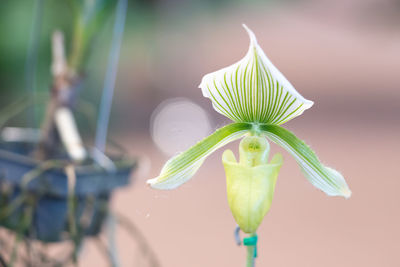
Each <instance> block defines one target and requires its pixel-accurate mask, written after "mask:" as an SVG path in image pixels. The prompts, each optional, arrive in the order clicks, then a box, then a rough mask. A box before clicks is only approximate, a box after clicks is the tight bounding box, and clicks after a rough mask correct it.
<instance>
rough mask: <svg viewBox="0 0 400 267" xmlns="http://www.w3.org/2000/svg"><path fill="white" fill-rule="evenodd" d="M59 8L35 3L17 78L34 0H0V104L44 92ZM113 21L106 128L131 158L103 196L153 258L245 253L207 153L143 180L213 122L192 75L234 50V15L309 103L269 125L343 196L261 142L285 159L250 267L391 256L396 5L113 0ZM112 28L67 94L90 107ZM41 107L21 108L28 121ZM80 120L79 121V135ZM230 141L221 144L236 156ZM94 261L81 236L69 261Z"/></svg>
mask: <svg viewBox="0 0 400 267" xmlns="http://www.w3.org/2000/svg"><path fill="white" fill-rule="evenodd" d="M66 2H67V1H55V0H44V1H43V3H44V5H43V13H42V22H41V25H40V31H39V45H38V57H37V69H36V70H35V75H34V77H35V78H34V80H30V81H29V80H28V81H27V79H26V76H25V73H26V70H25V69H26V67H25V64H26V63H25V62H26V58H27V51H28V50H29V49H28V48H29V40H30V34H31V30H32V23H33V10H34V3H35V1H12V0H2V1H1V4H0V33H1V36H2V37H1V38H0V104H1V105H2V106H4V105H5V104H8V103H10V102H12V101H14V100H16V99H18V97H21V96H23V95H24V94H26V90H27V89H26V88H27V87H29V85H31V86H33V87H34V88H35V90H37V92H43V93H46V92H48V90H49V85H50V83H51V79H52V77H51V73H50V64H51V58H50V56H51V46H50V38H51V33H52V32H53V31H54V30H55V29H61V30H62V31H64V32H65V33H66V39H68V38H70V33H71V30H72V27H71V21H70V17H71V10H70V8H69V6H68V5H67V4H65V3H66ZM126 23H127V24H126V28H125V34H124V38H123V43H122V48H121V55H120V62H119V70H118V75H117V80H116V89H115V94H114V99H113V109H112V113H111V120H110V126H109V136H110V138H112V139H114V140H116V141H117V142H118V143H120V144H122V145H123V146H124V147H126V148H127V149H128V150H129V152H130V154H131V155H133V156H135V157H137V158H138V159H139V160H140V162H139V169H138V170H137V171H136V172H135V173H134V174H133V176H132V184H131V185H130V186H129V187H128V188H125V189H123V190H120V191H119V192H118V193H117V194H116V196H115V198H114V199H113V203H112V205H113V208H114V209H115V210H117V211H118V212H120V213H123V214H125V215H126V216H127V217H129V218H130V219H132V220H133V221H134V222H135V223H136V224H137V225H138V227H139V228H140V229H141V230H142V232H143V235H144V236H145V237H146V238H147V240H148V242H149V243H150V245H151V247H152V248H153V249H154V251H155V253H156V254H157V256H158V258H159V260H160V262H161V265H162V266H165V267H179V266H193V267H197V266H199V267H200V266H243V265H244V259H245V249H244V248H243V247H238V246H237V245H236V244H235V242H234V238H233V230H234V228H235V222H234V220H233V217H232V215H231V214H230V210H229V207H228V203H227V200H226V193H225V176H224V171H223V167H222V164H221V159H220V158H221V154H222V153H221V151H218V152H217V153H214V154H213V155H212V156H211V157H210V158H209V159H208V160H206V162H205V163H204V165H203V167H202V168H201V169H200V170H199V172H198V173H197V174H196V175H195V177H194V179H192V180H191V181H190V182H188V183H187V184H185V185H184V186H182V187H180V188H179V189H177V190H174V191H156V190H152V189H150V188H149V187H147V185H146V184H145V181H146V180H147V179H149V178H153V177H156V176H157V175H158V173H159V171H160V170H161V168H162V166H163V164H164V162H165V161H166V160H167V159H168V158H169V157H170V156H171V155H174V154H176V153H177V152H179V151H182V150H184V149H185V148H188V147H189V146H190V145H191V144H194V142H196V141H198V140H199V139H201V138H202V137H204V136H206V135H208V134H209V133H211V132H212V131H213V130H215V129H216V128H218V127H220V126H222V125H224V124H226V123H228V120H227V119H225V118H223V117H222V116H221V115H219V114H218V113H217V112H215V111H214V110H213V109H212V106H211V103H210V101H209V100H208V99H205V98H203V97H202V94H201V91H200V89H198V85H199V83H200V81H201V78H202V77H203V75H205V74H206V73H209V72H212V71H215V70H218V69H220V68H222V67H225V66H228V65H230V64H232V63H234V62H236V61H238V60H239V59H241V58H242V57H243V56H244V55H245V53H246V52H247V49H248V44H249V40H248V37H247V34H246V32H245V31H244V29H243V28H242V26H241V24H242V23H246V24H247V25H248V26H249V27H250V28H251V29H252V30H253V31H254V32H255V34H256V36H257V38H258V40H259V44H260V46H261V47H262V48H263V49H264V51H265V53H266V54H267V55H268V57H269V58H270V59H271V61H272V62H273V63H274V64H275V66H277V68H278V69H279V70H281V72H282V73H283V74H284V75H285V76H286V77H287V78H288V80H289V81H291V83H292V84H293V85H294V87H295V88H296V89H297V90H298V91H299V92H300V93H301V94H302V95H303V96H304V97H305V98H307V99H310V100H313V101H314V102H315V104H314V106H313V107H312V108H311V109H310V110H307V111H306V112H305V113H304V114H303V115H302V116H300V117H298V118H296V119H295V120H293V121H290V122H288V123H287V124H286V125H285V127H286V128H288V129H290V130H292V131H293V132H294V133H295V134H296V135H297V136H298V137H299V138H301V139H303V140H305V142H306V143H307V144H309V145H310V146H311V147H312V148H313V149H314V150H315V151H316V152H317V154H318V156H319V158H320V159H321V161H322V162H326V163H327V164H328V165H329V166H333V167H334V168H336V169H338V170H340V171H341V172H342V174H343V175H344V176H345V178H346V180H347V182H348V184H349V186H350V188H351V189H352V191H353V195H352V197H351V198H350V199H348V200H344V199H341V198H331V197H327V196H325V195H324V194H323V193H322V192H319V191H318V190H316V189H315V188H314V187H313V186H311V185H310V184H309V182H307V180H306V179H305V178H304V177H303V175H302V174H301V172H300V170H299V168H298V167H297V165H296V163H295V161H294V160H293V158H292V157H290V156H289V155H288V154H287V153H286V152H284V151H282V150H281V149H280V148H278V147H277V146H275V145H273V146H272V150H273V152H275V151H279V152H282V153H283V155H284V158H285V163H284V165H283V167H282V169H281V173H280V175H279V178H278V182H277V187H276V192H275V198H274V201H273V205H272V209H271V211H270V212H269V214H268V215H267V216H266V217H265V219H264V221H263V223H262V225H261V227H260V228H259V257H258V258H257V266H326V267H334V266H335V267H337V266H343V267H344V266H346V267H350V266H389V267H391V266H393V267H394V266H400V257H399V255H398V251H399V249H400V228H399V225H400V212H399V204H400V193H399V192H398V190H399V188H400V175H399V171H398V169H397V166H398V165H399V163H400V156H399V153H398V151H399V149H400V138H399V137H400V136H399V131H400V82H399V74H400V1H398V0H347V1H328V0H319V1H317V0H304V1H301V0H299V1H295V0H286V1H274V0H270V1H257V0H252V1H244V0H243V1H241V0H233V1H228V0H218V1H216V0H206V1H195V0H149V1H146V0H140V1H139V0H135V1H129V10H128V14H127V22H126ZM112 25H113V20H112V16H110V19H109V20H107V21H106V23H105V25H104V27H102V29H101V30H100V31H99V32H98V36H97V37H96V41H95V42H94V43H93V45H92V46H91V49H90V53H89V54H88V60H87V65H86V67H85V71H86V73H85V75H86V80H85V84H84V85H83V88H82V90H81V96H80V97H81V99H83V100H87V101H90V102H92V103H93V104H94V105H95V107H96V106H98V103H99V101H100V97H101V89H102V86H103V85H102V84H103V79H104V74H105V71H106V66H107V59H108V51H109V49H110V40H111V38H110V36H111V34H112ZM28 82H29V85H27V83H28ZM42 116H43V111H42V110H41V109H38V110H36V114H35V125H36V126H37V127H39V125H40V121H41V119H42V118H41V117H42ZM18 123H20V124H24V123H25V121H24V118H21V119H20V121H19V122H18ZM79 123H80V124H81V125H84V124H85V121H81V122H79ZM86 130H87V129H86V128H85V127H83V126H81V131H82V132H83V134H86V135H88V136H89V137H88V138H89V139H90V132H88V133H85V131H86ZM237 145H238V143H237V142H235V143H233V144H230V145H229V146H228V147H229V148H230V149H232V150H234V151H236V150H237ZM118 238H119V243H118V244H119V247H118V249H119V251H120V255H121V258H122V262H124V261H126V262H132V261H133V260H132V257H134V255H132V248H131V247H129V246H127V245H124V244H125V243H124V242H125V237H124V236H123V235H122V234H120V235H119V236H118ZM126 244H127V243H126ZM96 255H97V254H96V252H95V249H94V248H93V247H91V246H90V244H89V245H88V246H86V247H84V248H83V252H82V254H81V266H108V265H107V264H108V263H107V262H106V261H105V260H104V259H102V258H101V257H98V256H96ZM127 266H132V265H129V264H128V265H127ZM133 266H140V263H137V264H136V265H133Z"/></svg>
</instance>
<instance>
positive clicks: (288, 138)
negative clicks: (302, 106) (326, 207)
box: [259, 124, 351, 198]
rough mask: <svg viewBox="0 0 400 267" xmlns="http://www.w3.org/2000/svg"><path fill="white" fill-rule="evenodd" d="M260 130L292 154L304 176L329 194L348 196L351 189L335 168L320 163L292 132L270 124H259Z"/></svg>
mask: <svg viewBox="0 0 400 267" xmlns="http://www.w3.org/2000/svg"><path fill="white" fill-rule="evenodd" d="M259 129H260V131H261V132H262V133H263V134H265V135H266V136H267V137H268V138H269V139H271V140H272V141H273V142H275V143H276V144H278V145H280V146H281V147H283V148H284V149H286V150H287V151H288V152H289V153H290V154H292V155H293V156H294V158H295V159H296V161H297V163H298V164H299V166H300V168H301V170H302V171H303V173H304V175H305V176H306V178H307V179H308V180H309V181H310V182H311V183H312V184H313V185H314V186H315V187H317V188H318V189H320V190H322V191H324V192H325V193H326V194H327V195H329V196H343V197H345V198H349V197H350V196H351V191H350V189H349V187H348V185H347V183H346V181H345V179H344V178H343V176H342V175H341V174H340V173H339V172H337V171H336V170H334V169H332V168H329V167H326V166H324V165H322V164H321V162H320V161H319V160H318V158H317V156H316V155H315V153H314V152H313V151H312V150H311V149H310V147H309V146H307V145H306V144H305V143H304V142H303V141H301V140H300V139H298V138H297V137H296V136H295V135H294V134H293V133H292V132H290V131H288V130H286V129H284V128H282V127H280V126H277V125H270V124H261V125H259Z"/></svg>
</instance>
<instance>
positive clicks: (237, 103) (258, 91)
mask: <svg viewBox="0 0 400 267" xmlns="http://www.w3.org/2000/svg"><path fill="white" fill-rule="evenodd" d="M243 26H244V28H245V29H246V31H247V33H248V35H249V37H250V47H249V50H248V52H247V54H246V55H245V57H244V58H242V59H241V60H240V61H239V62H237V63H235V64H233V65H231V66H229V67H226V68H223V69H221V70H219V71H216V72H213V73H210V74H207V75H205V76H204V77H203V79H202V82H201V84H200V88H201V90H202V93H203V95H204V96H205V97H207V98H209V99H210V100H211V102H212V105H213V107H214V109H215V110H216V111H217V112H219V113H221V114H222V115H224V116H226V117H228V118H230V119H231V120H232V121H234V122H233V123H231V124H229V125H226V126H224V127H222V128H220V129H218V130H216V131H215V132H214V133H213V134H211V135H210V136H208V137H206V138H204V139H203V140H202V141H200V142H199V143H197V144H196V145H194V146H193V147H191V148H189V149H188V150H186V151H185V152H182V153H181V154H179V155H177V156H175V157H173V158H171V159H170V160H168V161H167V162H166V164H165V165H164V167H163V168H162V170H161V173H160V175H159V176H158V177H156V178H154V179H150V180H148V183H149V184H150V185H151V186H152V187H153V188H156V189H173V188H176V187H178V186H180V185H182V184H183V183H185V182H186V181H188V180H189V179H190V178H191V177H192V176H193V175H194V174H195V173H196V171H197V170H198V169H199V167H200V166H201V165H202V163H203V162H204V160H205V159H206V158H207V157H208V156H209V155H210V154H211V153H213V152H214V151H216V150H217V149H218V148H220V147H222V146H224V145H226V144H227V143H229V142H232V141H234V140H237V139H239V138H242V137H243V136H246V137H245V138H244V139H243V140H242V142H241V143H240V146H239V150H240V161H239V162H236V159H235V156H234V155H233V153H232V151H230V150H228V151H225V153H224V154H223V164H224V167H225V172H226V176H227V192H228V202H229V205H230V208H231V210H232V213H233V215H234V217H235V220H236V222H237V223H238V224H239V226H240V227H241V229H242V230H243V231H244V232H246V233H255V231H256V229H257V227H258V225H259V224H260V222H261V220H262V218H263V217H264V215H265V214H266V212H267V211H268V210H269V206H270V204H271V200H272V195H273V191H274V187H275V182H276V177H277V175H278V172H279V168H280V166H281V165H282V157H281V156H280V155H279V154H278V155H275V156H274V157H273V159H272V160H271V162H270V163H268V162H267V157H268V151H269V145H268V142H267V138H268V139H269V140H271V141H273V142H274V143H276V144H278V145H280V146H281V147H283V148H284V149H285V150H287V151H288V152H289V153H290V154H291V155H292V156H293V157H294V158H295V160H296V161H297V163H298V165H299V166H300V168H301V170H302V172H303V174H304V175H305V177H306V178H307V179H308V180H309V181H310V182H311V184H313V185H314V186H315V187H317V188H318V189H320V190H322V191H323V192H325V193H326V194H327V195H330V196H343V197H345V198H348V197H350V195H351V191H350V189H349V187H348V186H347V184H346V181H345V180H344V178H343V176H342V175H341V174H340V173H339V172H337V171H336V170H334V169H331V168H329V167H326V166H324V165H322V164H321V162H320V161H319V160H318V158H317V156H316V155H315V153H314V152H313V151H312V150H311V149H310V148H309V147H308V146H307V145H306V144H305V143H304V142H303V141H301V140H300V139H298V138H297V137H296V136H295V135H294V134H293V133H291V132H290V131H288V130H286V129H284V128H282V127H281V126H279V125H281V124H283V123H285V122H287V121H289V120H291V119H293V118H294V117H296V116H299V115H300V114H302V113H303V112H304V110H306V109H308V108H310V107H311V106H312V105H313V102H312V101H310V100H307V99H305V98H304V97H302V96H301V95H300V94H299V93H298V92H297V91H296V90H295V89H294V87H293V86H292V85H291V84H290V82H289V81H288V80H287V79H286V78H285V77H284V76H283V75H282V73H281V72H280V71H279V70H278V69H277V68H276V67H275V66H274V65H273V64H272V63H271V61H270V60H269V59H268V58H267V56H266V55H265V53H264V52H263V50H262V49H261V47H260V46H259V45H258V43H257V40H256V37H255V35H254V33H253V32H252V31H251V30H250V29H249V28H247V27H246V25H243Z"/></svg>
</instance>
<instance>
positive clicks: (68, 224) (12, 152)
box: [0, 0, 136, 265]
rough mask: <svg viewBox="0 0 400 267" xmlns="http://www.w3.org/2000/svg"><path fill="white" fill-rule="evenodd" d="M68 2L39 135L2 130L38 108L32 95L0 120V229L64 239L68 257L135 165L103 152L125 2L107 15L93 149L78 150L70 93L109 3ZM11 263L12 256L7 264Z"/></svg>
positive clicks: (93, 231) (74, 93)
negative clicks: (69, 28) (66, 29)
mask: <svg viewBox="0 0 400 267" xmlns="http://www.w3.org/2000/svg"><path fill="white" fill-rule="evenodd" d="M70 3H71V5H72V8H73V10H74V12H75V16H74V30H73V39H72V45H71V50H70V53H69V56H68V57H66V53H65V44H64V37H63V33H62V32H61V31H55V32H54V34H53V36H52V67H51V72H52V77H53V81H52V85H51V89H50V97H49V100H48V102H47V109H46V114H45V118H44V120H43V123H42V126H41V128H40V130H36V129H31V128H13V127H5V125H6V124H7V123H8V122H9V120H10V119H11V118H12V117H13V116H15V115H17V114H18V113H20V112H22V111H23V110H24V109H26V108H27V107H28V106H29V105H33V106H35V105H37V104H38V103H39V102H38V98H37V97H34V96H33V94H30V95H29V96H28V97H26V98H25V99H23V100H21V101H19V102H17V103H13V104H12V105H10V106H9V107H7V108H6V109H5V110H3V112H1V113H0V129H1V130H2V138H1V140H0V190H1V194H0V225H2V226H4V227H7V228H9V229H11V230H12V231H14V232H16V233H17V241H18V240H20V239H21V238H23V237H28V238H30V239H37V240H40V241H44V242H57V241H61V240H65V239H71V240H73V241H74V244H75V248H76V249H75V257H76V251H77V247H78V246H79V244H80V242H81V240H82V239H83V238H84V237H85V236H87V235H97V234H98V233H99V231H100V229H101V225H102V224H103V221H104V218H105V217H106V215H107V208H108V203H109V199H110V197H111V195H112V193H113V191H114V189H116V188H117V187H121V186H125V185H127V184H128V183H129V176H130V173H131V171H132V170H133V169H134V168H135V166H136V161H135V160H134V159H132V158H131V157H129V156H127V155H126V153H125V152H123V151H122V150H121V149H114V150H113V152H109V153H105V146H106V139H107V138H106V137H107V127H108V117H109V113H110V107H111V101H112V94H113V88H114V81H115V74H116V69H117V62H118V55H119V47H120V44H121V39H122V34H123V28H124V22H125V15H126V9H127V0H119V1H118V3H117V5H116V9H115V10H116V11H115V13H116V15H115V24H114V32H113V39H112V47H111V53H110V58H109V64H108V66H107V67H108V69H107V73H106V79H105V81H104V91H103V96H102V101H101V105H100V111H99V117H98V123H97V131H96V142H95V146H94V147H90V146H88V145H85V144H84V143H83V141H82V139H81V137H80V132H79V131H78V128H77V126H76V122H75V116H74V114H75V112H76V111H77V110H76V107H77V104H76V103H77V102H78V99H77V98H78V89H79V87H80V86H81V85H82V82H83V79H84V76H85V75H86V73H84V71H83V65H84V64H83V63H84V59H85V57H86V55H87V52H88V50H89V48H90V46H91V44H92V41H93V38H94V36H95V33H96V31H97V30H98V29H99V28H100V26H101V25H102V24H103V23H104V20H105V18H107V17H109V14H110V13H111V10H113V3H115V2H113V1H107V0H94V1H89V0H71V1H70ZM39 19H40V18H39ZM84 74H85V75H84ZM91 119H92V120H93V118H91ZM88 120H90V119H88ZM15 251H16V250H14V252H15ZM15 257H16V255H15V253H13V255H11V257H10V258H11V259H10V265H12V262H13V261H14V259H15Z"/></svg>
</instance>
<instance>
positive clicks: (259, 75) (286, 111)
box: [199, 25, 313, 125]
mask: <svg viewBox="0 0 400 267" xmlns="http://www.w3.org/2000/svg"><path fill="white" fill-rule="evenodd" d="M243 27H244V28H245V29H246V31H247V33H248V34H249V37H250V48H249V50H248V52H247V54H246V56H245V57H244V58H243V59H241V60H240V61H239V62H237V63H235V64H233V65H231V66H229V67H226V68H223V69H221V70H219V71H216V72H213V73H210V74H207V75H205V76H204V77H203V79H202V81H201V84H200V86H199V87H200V88H201V90H202V92H203V95H204V96H205V97H208V98H210V99H211V101H212V104H213V107H214V108H215V110H216V111H217V112H219V113H221V114H222V115H224V116H226V117H228V118H230V119H231V120H233V121H235V122H258V123H268V124H277V125H280V124H282V123H285V122H287V121H289V120H291V119H293V118H294V117H296V116H299V115H300V114H302V113H303V111H304V110H306V109H308V108H310V107H311V106H312V105H313V102H312V101H309V100H307V99H305V98H304V97H302V96H301V95H300V94H299V93H298V92H297V91H296V89H294V87H293V86H292V85H291V84H290V82H289V81H288V80H287V79H286V78H285V77H284V76H283V75H282V73H281V72H280V71H279V70H278V69H277V68H276V67H275V66H274V65H273V64H272V63H271V61H270V60H269V59H268V58H267V56H266V55H265V53H264V51H263V50H262V49H261V47H260V46H259V45H258V43H257V40H256V37H255V35H254V33H253V32H252V31H251V30H250V29H249V28H247V26H246V25H243Z"/></svg>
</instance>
